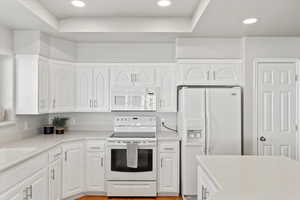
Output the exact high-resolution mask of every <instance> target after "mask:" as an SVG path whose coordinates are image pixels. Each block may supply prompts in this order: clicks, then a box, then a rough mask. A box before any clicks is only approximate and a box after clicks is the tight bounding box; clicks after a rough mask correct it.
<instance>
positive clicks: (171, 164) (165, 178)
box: [159, 153, 178, 193]
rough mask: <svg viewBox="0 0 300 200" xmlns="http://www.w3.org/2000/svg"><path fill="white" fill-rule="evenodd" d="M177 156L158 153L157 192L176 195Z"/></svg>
mask: <svg viewBox="0 0 300 200" xmlns="http://www.w3.org/2000/svg"><path fill="white" fill-rule="evenodd" d="M177 157H178V155H177V154H176V153H160V169H159V192H161V193H164V192H165V193H168V192H173V193H178V158H177Z"/></svg>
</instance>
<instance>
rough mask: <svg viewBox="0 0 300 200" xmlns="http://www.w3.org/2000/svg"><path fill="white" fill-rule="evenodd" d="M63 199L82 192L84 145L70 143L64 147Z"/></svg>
mask: <svg viewBox="0 0 300 200" xmlns="http://www.w3.org/2000/svg"><path fill="white" fill-rule="evenodd" d="M63 152H64V161H63V198H66V197H69V196H72V195H75V194H78V193H80V192H82V187H83V145H82V144H81V143H70V144H66V145H64V146H63Z"/></svg>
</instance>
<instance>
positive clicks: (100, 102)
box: [93, 67, 110, 112]
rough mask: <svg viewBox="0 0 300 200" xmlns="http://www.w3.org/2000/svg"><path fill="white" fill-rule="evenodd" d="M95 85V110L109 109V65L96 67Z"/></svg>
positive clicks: (105, 110) (104, 110)
mask: <svg viewBox="0 0 300 200" xmlns="http://www.w3.org/2000/svg"><path fill="white" fill-rule="evenodd" d="M93 87H94V88H93V90H94V91H93V94H94V103H93V107H94V111H98V112H107V111H109V110H110V109H109V69H108V68H107V67H99V68H94V77H93Z"/></svg>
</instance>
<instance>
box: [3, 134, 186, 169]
mask: <svg viewBox="0 0 300 200" xmlns="http://www.w3.org/2000/svg"><path fill="white" fill-rule="evenodd" d="M111 134H112V131H93V132H91V131H80V132H79V131H78V132H77V131H71V132H66V133H65V134H63V135H55V134H53V135H42V134H41V135H37V136H34V137H30V138H27V139H23V140H19V141H16V142H13V143H9V144H6V145H1V146H0V172H1V171H4V170H6V169H8V168H10V167H12V166H14V165H17V164H19V163H21V162H23V161H25V160H27V159H29V158H31V157H34V156H36V155H38V154H40V153H42V152H45V151H48V150H50V149H51V148H53V147H55V146H57V145H60V144H62V143H65V142H71V141H81V140H87V139H97V140H106V139H107V138H108V137H109V136H110V135H111ZM157 138H158V140H167V141H174V140H175V141H179V140H180V138H179V137H178V135H175V134H172V133H169V132H162V133H159V134H158V135H157ZM5 149H24V150H29V151H28V152H26V153H22V154H18V153H14V154H12V153H9V154H8V155H9V156H7V155H6V154H5V152H3V150H4V151H5ZM1 153H3V154H2V155H1ZM1 157H2V158H3V159H2V158H1ZM1 159H2V160H1ZM1 161H2V162H1Z"/></svg>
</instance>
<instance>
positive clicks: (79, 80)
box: [76, 66, 93, 112]
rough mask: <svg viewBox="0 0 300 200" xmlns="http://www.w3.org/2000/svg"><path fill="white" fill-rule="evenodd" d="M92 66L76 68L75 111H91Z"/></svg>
mask: <svg viewBox="0 0 300 200" xmlns="http://www.w3.org/2000/svg"><path fill="white" fill-rule="evenodd" d="M92 101H93V68H92V67H88V66H79V67H77V69H76V111H77V112H81V111H83V112H87V111H92V110H93V106H92V103H93V102H92Z"/></svg>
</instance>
